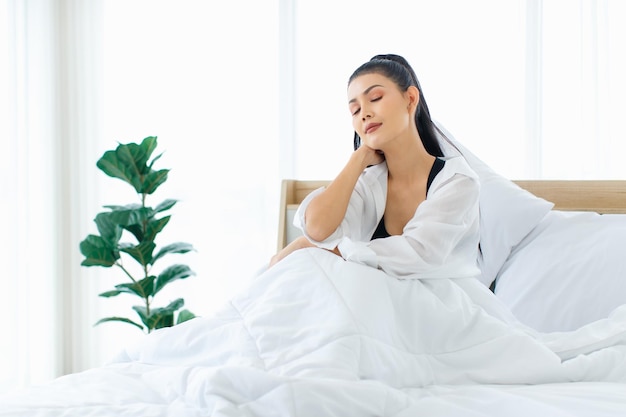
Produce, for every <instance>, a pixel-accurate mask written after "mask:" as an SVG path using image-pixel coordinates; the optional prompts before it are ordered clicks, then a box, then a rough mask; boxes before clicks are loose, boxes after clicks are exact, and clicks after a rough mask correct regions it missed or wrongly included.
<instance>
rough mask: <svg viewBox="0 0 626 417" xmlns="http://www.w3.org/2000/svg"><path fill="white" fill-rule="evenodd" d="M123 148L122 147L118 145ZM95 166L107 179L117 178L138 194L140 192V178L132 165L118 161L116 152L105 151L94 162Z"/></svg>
mask: <svg viewBox="0 0 626 417" xmlns="http://www.w3.org/2000/svg"><path fill="white" fill-rule="evenodd" d="M120 146H124V145H120ZM96 166H97V167H98V168H100V170H101V171H102V172H104V173H105V174H107V175H108V176H109V177H113V178H119V179H121V180H123V181H124V182H126V183H128V184H130V185H132V186H133V188H135V191H136V192H137V193H139V192H140V191H139V190H141V177H140V176H139V174H138V173H137V172H136V170H135V167H134V166H133V165H129V164H127V163H125V162H124V161H122V160H120V158H119V155H118V154H117V151H106V152H105V153H104V155H102V157H101V158H100V159H99V160H98V162H96Z"/></svg>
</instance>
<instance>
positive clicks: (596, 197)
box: [278, 180, 626, 250]
mask: <svg viewBox="0 0 626 417" xmlns="http://www.w3.org/2000/svg"><path fill="white" fill-rule="evenodd" d="M514 182H515V183H516V184H517V185H519V186H520V187H521V188H523V189H525V190H528V191H529V192H531V193H533V194H534V195H536V196H538V197H541V198H543V199H545V200H548V201H551V202H553V203H554V209H555V210H568V211H595V212H598V213H602V214H611V213H612V214H617V213H621V214H624V213H626V181H622V180H581V181H574V180H524V181H514ZM329 183H330V181H302V180H283V182H282V189H281V197H280V213H279V223H278V250H280V249H282V248H283V247H285V246H286V245H287V244H288V243H289V242H290V241H291V238H292V237H291V236H290V232H289V223H290V221H291V219H292V218H293V213H295V211H296V209H297V208H298V205H299V204H300V202H302V200H303V199H304V197H306V196H307V195H308V194H309V193H310V192H311V191H313V190H315V189H317V188H319V187H322V186H325V185H328V184H329Z"/></svg>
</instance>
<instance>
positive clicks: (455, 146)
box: [435, 122, 554, 286]
mask: <svg viewBox="0 0 626 417" xmlns="http://www.w3.org/2000/svg"><path fill="white" fill-rule="evenodd" d="M435 125H436V126H437V127H438V128H439V129H440V130H441V132H442V133H443V135H444V137H441V140H440V142H441V144H442V148H443V149H442V150H443V152H444V154H445V155H458V154H459V153H460V154H461V155H463V156H464V157H465V159H466V160H467V163H468V164H469V166H470V167H471V168H472V169H473V170H474V171H475V172H476V173H477V174H478V177H479V179H480V185H481V187H480V200H479V207H480V253H479V254H478V265H479V266H480V269H481V271H482V277H481V278H480V280H481V282H482V283H484V284H485V285H486V286H490V285H491V283H492V282H493V281H494V280H495V278H496V275H497V273H498V271H499V270H500V268H501V267H502V265H503V264H504V262H505V261H506V259H507V258H508V256H509V253H510V252H511V248H513V246H515V245H517V244H518V243H519V242H520V241H521V240H522V239H523V238H524V237H525V236H526V235H527V234H528V233H529V232H530V231H531V230H532V229H533V228H534V227H535V226H536V225H537V224H538V223H539V222H540V221H541V219H543V217H544V216H545V215H546V214H547V213H548V212H549V211H550V210H551V209H552V207H554V204H553V203H550V202H548V201H546V200H544V199H542V198H539V197H536V196H535V195H533V194H531V193H529V192H528V191H526V190H524V189H522V188H520V187H519V186H518V185H516V184H515V183H514V182H513V181H511V180H508V179H506V178H504V177H503V176H501V175H499V174H497V173H496V172H495V171H494V170H493V169H491V168H490V167H489V166H488V165H487V164H485V163H484V162H483V161H481V160H480V158H478V157H477V156H475V155H474V154H473V153H471V152H470V151H469V150H467V149H466V148H465V147H464V146H463V145H461V144H460V143H459V142H458V141H457V140H456V139H454V137H453V136H452V135H451V134H450V132H448V131H447V130H446V129H445V128H443V127H442V126H441V125H440V124H439V123H437V122H435ZM446 138H447V139H448V141H446Z"/></svg>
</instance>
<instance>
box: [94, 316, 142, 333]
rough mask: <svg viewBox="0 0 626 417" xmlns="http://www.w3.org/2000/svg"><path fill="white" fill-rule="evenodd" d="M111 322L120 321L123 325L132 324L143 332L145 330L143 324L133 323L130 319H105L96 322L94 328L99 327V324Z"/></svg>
mask: <svg viewBox="0 0 626 417" xmlns="http://www.w3.org/2000/svg"><path fill="white" fill-rule="evenodd" d="M109 321H119V322H122V323H128V324H132V325H133V326H137V327H139V328H140V329H141V330H144V328H143V326H142V325H141V324H139V323H136V322H134V321H132V320H130V319H127V318H125V317H105V318H103V319H100V320H98V321H97V322H96V324H94V326H97V325H99V324H102V323H106V322H109Z"/></svg>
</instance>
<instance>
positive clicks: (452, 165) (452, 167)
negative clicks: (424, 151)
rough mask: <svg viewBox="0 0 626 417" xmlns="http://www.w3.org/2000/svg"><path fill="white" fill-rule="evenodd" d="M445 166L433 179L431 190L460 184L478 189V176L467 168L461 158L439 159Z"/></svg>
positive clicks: (465, 162) (467, 165)
mask: <svg viewBox="0 0 626 417" xmlns="http://www.w3.org/2000/svg"><path fill="white" fill-rule="evenodd" d="M440 159H442V160H444V161H445V165H444V167H443V169H442V170H441V172H439V174H438V175H437V176H436V177H435V180H434V181H433V184H432V188H434V189H437V188H439V187H441V186H443V185H445V184H450V183H452V182H454V183H462V184H463V186H464V187H475V188H479V179H478V174H476V172H475V171H474V170H473V169H472V168H471V167H470V166H469V164H468V163H467V161H466V160H465V158H463V157H462V156H450V157H441V158H440Z"/></svg>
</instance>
